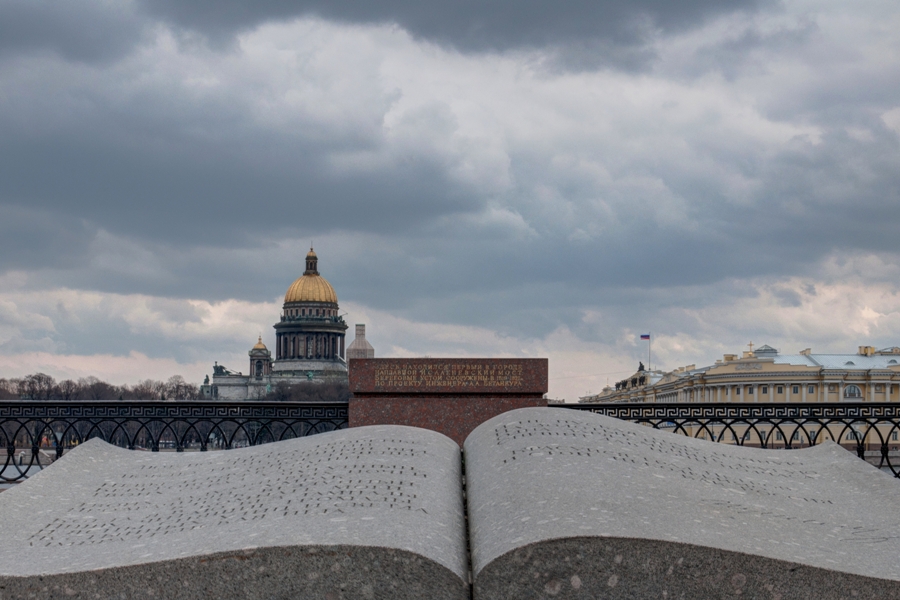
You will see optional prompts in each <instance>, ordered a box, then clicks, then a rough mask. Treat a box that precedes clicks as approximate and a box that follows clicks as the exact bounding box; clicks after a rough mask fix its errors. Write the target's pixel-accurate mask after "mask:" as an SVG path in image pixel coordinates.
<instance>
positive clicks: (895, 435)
mask: <svg viewBox="0 0 900 600" xmlns="http://www.w3.org/2000/svg"><path fill="white" fill-rule="evenodd" d="M891 441H892V442H896V441H897V432H896V430H895V431H892V432H891Z"/></svg>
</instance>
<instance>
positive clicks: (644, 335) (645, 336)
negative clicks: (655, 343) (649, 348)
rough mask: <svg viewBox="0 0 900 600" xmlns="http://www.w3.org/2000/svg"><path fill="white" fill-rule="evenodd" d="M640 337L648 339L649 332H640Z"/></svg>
mask: <svg viewBox="0 0 900 600" xmlns="http://www.w3.org/2000/svg"><path fill="white" fill-rule="evenodd" d="M641 339H642V340H649V339H650V334H649V333H642V334H641Z"/></svg>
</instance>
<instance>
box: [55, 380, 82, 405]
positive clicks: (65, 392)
mask: <svg viewBox="0 0 900 600" xmlns="http://www.w3.org/2000/svg"><path fill="white" fill-rule="evenodd" d="M56 395H57V396H58V397H59V399H60V400H78V398H79V396H81V388H80V387H79V386H78V384H77V383H75V382H74V381H72V380H71V379H65V380H63V381H60V382H59V385H58V386H56Z"/></svg>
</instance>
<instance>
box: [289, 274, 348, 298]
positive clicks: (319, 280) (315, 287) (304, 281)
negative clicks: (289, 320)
mask: <svg viewBox="0 0 900 600" xmlns="http://www.w3.org/2000/svg"><path fill="white" fill-rule="evenodd" d="M337 301H338V299H337V294H335V293H334V288H333V287H331V284H330V283H328V281H327V280H326V279H325V278H324V277H322V276H321V275H304V276H303V277H301V278H300V279H298V280H297V281H295V282H294V283H292V284H291V287H289V288H288V291H287V293H286V294H285V295H284V303H285V304H288V303H289V302H331V303H332V304H337Z"/></svg>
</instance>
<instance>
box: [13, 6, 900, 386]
mask: <svg viewBox="0 0 900 600" xmlns="http://www.w3.org/2000/svg"><path fill="white" fill-rule="evenodd" d="M898 32H900V4H898V3H897V2H896V0H860V1H858V2H847V1H846V0H842V1H835V0H816V1H815V2H813V1H806V0H787V1H783V2H782V1H776V0H755V1H754V0H742V1H734V0H730V1H728V2H726V1H724V0H685V1H683V2H678V3H673V2H670V1H667V0H632V1H630V2H623V1H611V0H591V1H589V2H588V1H585V0H564V1H557V2H553V3H551V2H530V1H529V2H523V1H522V0H516V1H513V0H495V1H494V2H469V1H468V0H466V1H459V2H440V3H437V2H432V3H428V2H422V1H421V0H418V1H411V0H383V1H382V0H378V1H373V0H328V1H325V0H309V1H303V0H301V1H288V0H262V1H258V2H247V1H246V0H217V1H216V2H213V1H212V0H178V1H175V0H131V1H128V0H116V1H111V0H69V1H67V2H62V3H61V2H56V1H53V0H0V377H11V376H22V375H25V374H27V373H31V372H34V371H38V370H41V371H44V372H47V373H50V374H51V375H54V376H55V377H57V378H64V377H81V376H86V375H96V376H99V377H101V378H105V379H108V380H110V381H112V382H115V383H133V382H135V381H137V380H138V379H143V378H146V377H154V378H167V377H168V376H170V375H173V374H181V375H184V376H185V377H186V378H187V379H188V380H192V381H195V382H199V381H200V380H201V379H202V378H203V375H204V374H206V373H210V372H211V366H212V363H213V361H215V360H218V361H219V362H220V363H222V364H225V365H227V366H229V367H231V368H233V369H236V370H243V371H246V370H247V365H245V364H244V363H245V362H247V354H246V353H247V350H249V348H250V347H251V346H252V345H253V343H255V341H256V336H257V335H258V334H262V336H263V341H265V342H267V343H268V344H269V345H270V347H271V346H272V345H273V343H274V331H273V329H272V327H271V326H272V324H273V323H275V322H276V320H277V319H278V314H279V310H280V305H281V301H282V298H283V294H284V292H285V290H286V289H287V287H288V286H289V285H290V283H291V282H292V281H293V280H294V279H295V278H296V277H298V276H300V275H301V274H302V271H303V268H304V266H303V258H304V255H305V253H306V251H307V250H308V248H309V245H310V243H311V242H312V243H313V244H314V245H315V248H316V251H317V253H318V255H319V258H320V262H319V267H320V271H321V272H322V274H323V275H324V276H325V277H326V278H327V279H328V280H329V281H330V282H331V283H332V284H333V285H334V287H335V289H336V291H337V293H338V297H339V299H340V304H341V309H342V311H344V312H347V313H348V314H347V316H346V317H345V318H346V319H347V321H348V322H349V323H350V325H351V327H352V325H353V324H354V323H366V324H367V327H368V337H369V339H370V341H371V342H372V344H373V345H374V346H375V348H376V353H377V355H378V356H383V357H384V356H423V355H427V356H524V357H530V356H534V357H549V359H550V377H551V381H550V393H551V396H554V397H563V398H566V399H568V400H570V401H573V400H575V399H577V397H578V396H579V395H584V394H586V393H588V392H598V391H599V390H600V389H601V388H602V387H603V385H604V384H606V382H607V380H609V381H611V382H614V381H616V380H617V379H621V378H622V377H624V376H626V375H628V374H630V372H632V371H633V370H634V368H635V367H636V366H637V362H638V361H639V360H644V361H645V362H646V358H647V344H646V342H641V341H640V340H639V336H640V334H642V333H652V335H653V358H652V362H653V366H654V367H657V366H658V367H660V368H665V369H672V368H675V367H678V366H681V365H685V364H690V363H696V364H698V365H701V364H708V363H710V362H712V361H713V360H715V359H716V358H719V357H721V354H722V353H725V352H740V351H741V350H742V349H745V348H746V344H747V343H748V342H750V341H752V342H754V343H755V344H761V343H768V344H770V345H772V346H775V347H776V348H779V349H780V350H782V351H783V352H790V353H795V352H797V351H799V350H801V349H803V348H807V347H811V348H812V349H813V351H814V352H852V351H855V350H856V348H857V346H859V345H873V346H878V347H884V346H888V345H900V33H898ZM351 332H352V329H351ZM350 337H352V334H351V336H350ZM348 342H349V340H348Z"/></svg>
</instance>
